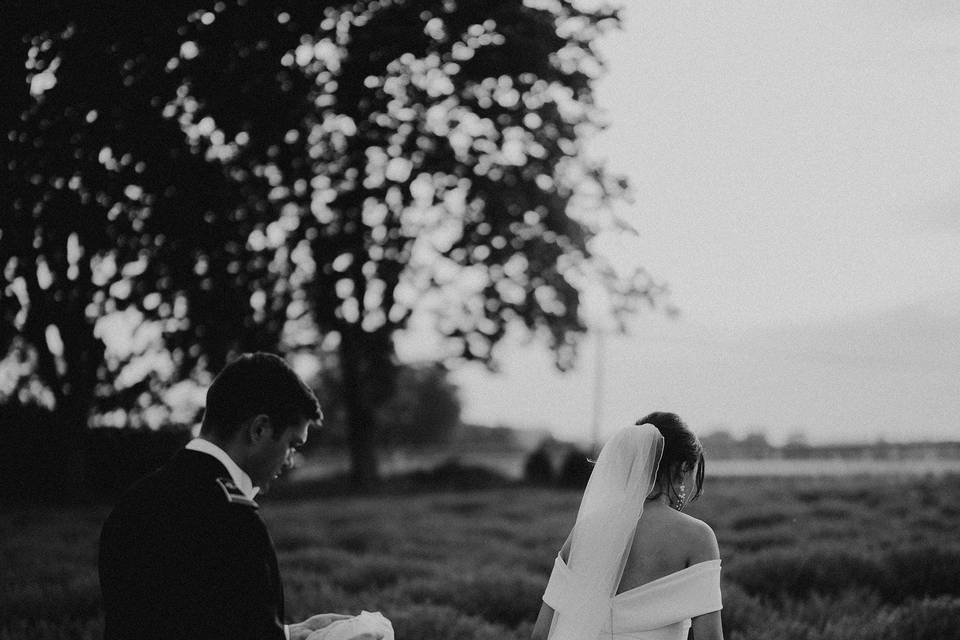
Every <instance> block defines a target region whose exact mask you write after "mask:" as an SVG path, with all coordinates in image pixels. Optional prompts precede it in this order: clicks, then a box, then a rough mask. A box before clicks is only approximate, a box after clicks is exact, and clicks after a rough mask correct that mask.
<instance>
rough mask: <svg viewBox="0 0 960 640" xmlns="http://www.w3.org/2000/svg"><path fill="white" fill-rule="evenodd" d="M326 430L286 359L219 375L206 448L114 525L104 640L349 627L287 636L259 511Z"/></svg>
mask: <svg viewBox="0 0 960 640" xmlns="http://www.w3.org/2000/svg"><path fill="white" fill-rule="evenodd" d="M321 419H322V413H321V411H320V405H319V403H318V402H317V399H316V397H315V396H314V394H313V392H312V391H311V390H310V389H309V388H308V387H307V386H306V385H305V384H304V383H303V382H302V381H301V380H300V378H298V377H297V375H296V374H295V373H294V372H293V370H292V369H291V368H290V367H289V366H288V365H287V364H286V363H285V362H284V361H283V360H282V359H281V358H279V357H277V356H274V355H270V354H266V353H256V354H247V355H243V356H241V357H240V358H238V359H236V360H234V361H233V362H231V363H230V364H229V365H227V366H226V367H225V368H224V369H223V370H222V371H221V372H220V374H219V375H218V376H217V377H216V379H215V380H214V381H213V384H212V385H211V386H210V389H209V390H208V392H207V403H206V410H205V412H204V416H203V423H202V425H201V428H200V437H199V438H196V439H195V440H192V441H191V442H190V443H189V444H187V446H186V447H185V448H184V449H183V450H181V451H180V452H178V453H177V454H176V455H175V456H174V457H173V459H172V460H171V461H170V462H169V463H168V464H167V465H166V466H165V467H163V468H161V469H159V470H158V471H156V472H154V473H153V474H151V475H149V476H147V477H146V478H144V479H143V480H141V481H139V482H138V483H137V484H135V485H134V486H133V487H132V488H131V489H130V490H129V491H127V492H126V494H124V496H123V497H122V498H121V499H120V501H119V502H118V504H117V505H116V507H115V508H114V510H113V512H112V513H111V514H110V517H109V518H108V519H107V521H106V523H105V524H104V526H103V531H102V533H101V537H100V586H101V591H102V593H103V610H104V614H105V630H104V638H105V640H152V639H156V640H161V639H162V640H218V639H222V640H245V639H249V640H301V639H303V638H306V637H307V636H309V635H310V634H311V633H313V632H314V631H317V632H318V633H317V637H319V636H320V635H321V634H326V632H327V631H328V627H329V629H333V628H334V627H335V626H337V625H340V626H342V625H343V623H341V622H340V621H342V620H347V619H348V618H350V616H346V615H339V614H320V615H316V616H313V617H311V618H309V619H307V620H306V621H304V622H301V623H299V624H293V625H284V623H283V619H284V612H283V604H284V603H283V585H282V584H281V581H280V573H279V570H278V567H277V557H276V554H275V552H274V548H273V543H272V541H271V540H270V535H269V534H268V533H267V529H266V526H265V525H264V523H263V520H261V519H260V516H259V514H258V513H257V509H258V505H257V503H256V502H255V501H254V498H255V497H256V495H257V493H258V491H259V490H261V489H266V488H268V487H269V485H270V483H271V481H272V480H274V479H275V478H276V477H277V476H279V475H280V473H281V472H282V471H283V470H284V469H286V468H288V467H290V466H291V458H292V455H293V452H294V451H296V449H297V448H298V447H300V446H302V445H303V444H304V443H305V442H306V441H307V432H308V430H309V426H310V424H311V423H312V422H319V421H320V420H321ZM384 620H385V619H384ZM387 624H389V623H387ZM355 627H356V625H355V624H354V626H353V627H351V628H355ZM320 629H323V630H324V631H318V630H320ZM386 635H387V634H385V633H381V634H366V635H363V634H360V635H357V634H353V635H351V636H349V637H358V638H383V637H385V636H386ZM338 637H348V636H338ZM389 637H390V638H392V630H391V632H390V634H389Z"/></svg>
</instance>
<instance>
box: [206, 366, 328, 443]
mask: <svg viewBox="0 0 960 640" xmlns="http://www.w3.org/2000/svg"><path fill="white" fill-rule="evenodd" d="M261 414H263V415H266V416H267V417H269V418H270V422H271V423H272V425H273V427H274V434H273V435H274V437H275V438H279V436H280V434H281V433H282V432H283V430H284V429H286V428H288V427H290V426H292V425H293V424H294V423H296V422H298V421H300V420H311V421H314V422H319V421H320V420H322V419H323V412H322V411H321V410H320V403H319V402H318V401H317V397H316V396H315V395H314V394H313V391H311V390H310V387H308V386H307V385H306V384H304V382H303V380H301V379H300V377H299V376H298V375H297V374H296V373H295V372H294V370H293V369H291V368H290V365H288V364H287V363H286V362H285V361H284V360H283V358H281V357H279V356H275V355H273V354H272V353H262V352H258V353H245V354H243V355H242V356H240V357H239V358H237V359H236V360H233V361H232V362H231V363H230V364H228V365H227V366H226V367H224V368H223V370H221V371H220V373H219V374H217V377H216V378H214V379H213V384H211V385H210V388H209V389H208V390H207V405H206V408H205V409H204V412H203V423H202V425H201V427H200V432H201V433H203V434H211V435H214V436H216V437H218V438H223V439H229V438H232V437H233V436H234V435H235V434H236V433H237V431H238V430H239V429H240V425H241V424H243V423H244V422H245V421H246V420H248V419H250V418H253V417H255V416H258V415H261Z"/></svg>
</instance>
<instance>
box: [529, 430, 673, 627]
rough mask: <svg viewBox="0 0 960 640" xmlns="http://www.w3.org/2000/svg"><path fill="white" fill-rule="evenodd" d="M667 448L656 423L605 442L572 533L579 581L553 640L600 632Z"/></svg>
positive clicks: (572, 566)
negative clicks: (646, 500)
mask: <svg viewBox="0 0 960 640" xmlns="http://www.w3.org/2000/svg"><path fill="white" fill-rule="evenodd" d="M662 453H663V436H661V435H660V432H659V431H658V430H657V428H656V427H654V426H653V425H650V424H642V425H631V426H629V427H626V428H624V429H622V430H620V431H619V432H617V434H616V435H614V436H613V437H612V438H611V439H610V440H609V441H608V442H607V443H606V444H605V445H604V446H603V449H602V450H601V451H600V456H599V457H598V458H597V464H596V466H595V467H594V468H593V472H592V473H591V474H590V481H589V482H588V483H587V488H586V489H585V490H584V492H583V500H582V501H581V502H580V510H579V512H578V513H577V521H576V524H574V526H573V532H572V533H571V539H570V554H569V557H568V559H567V562H566V564H567V568H568V569H569V570H570V575H571V577H572V578H573V580H572V583H571V584H568V585H566V588H564V589H563V590H562V591H563V592H564V593H563V595H562V597H561V598H560V603H558V605H559V606H557V607H555V609H554V616H553V622H552V624H551V627H550V633H549V635H548V638H549V640H594V639H595V638H596V637H597V636H598V635H599V633H600V631H601V629H602V628H603V623H604V621H605V618H606V617H608V616H609V615H610V599H611V598H612V597H613V596H614V595H615V593H616V589H617V587H618V586H619V584H620V578H621V576H622V574H623V566H624V564H625V562H626V559H627V555H628V554H629V552H630V546H631V544H632V542H633V535H634V532H635V530H636V527H637V521H638V520H639V519H640V515H641V514H642V513H643V503H644V500H645V499H646V497H647V495H649V493H650V491H651V490H652V489H653V485H654V483H655V481H656V477H657V467H658V466H659V464H660V456H661V455H662ZM548 589H549V586H548Z"/></svg>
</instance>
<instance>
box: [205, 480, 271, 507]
mask: <svg viewBox="0 0 960 640" xmlns="http://www.w3.org/2000/svg"><path fill="white" fill-rule="evenodd" d="M214 483H215V484H216V485H217V487H219V489H220V491H221V494H222V496H223V499H224V500H226V503H227V504H230V505H237V506H240V507H248V508H251V509H259V508H260V505H258V504H257V503H256V502H255V501H254V500H251V499H250V498H248V497H247V496H246V494H244V493H243V491H242V490H241V489H240V487H238V486H237V485H236V484H234V482H233V480H231V479H230V478H229V477H227V476H219V477H217V478H216V479H215V480H214ZM218 497H219V496H218Z"/></svg>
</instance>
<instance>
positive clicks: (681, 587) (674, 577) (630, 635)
mask: <svg viewBox="0 0 960 640" xmlns="http://www.w3.org/2000/svg"><path fill="white" fill-rule="evenodd" d="M578 583H579V581H578V579H577V576H576V575H575V574H574V572H573V571H571V570H570V569H569V568H568V567H567V565H566V563H564V561H563V559H562V558H560V556H557V559H556V561H555V562H554V564H553V573H551V574H550V581H549V583H547V589H546V592H545V593H544V594H543V601H544V602H545V603H546V604H548V605H549V606H550V607H552V608H553V609H554V610H556V611H562V610H563V607H564V603H568V602H575V601H577V600H578V599H579V598H581V597H582V596H581V595H579V594H578V591H579V588H580V587H579V585H578ZM607 606H608V607H609V612H608V615H606V616H605V620H606V622H605V623H604V625H603V628H602V630H601V632H600V635H599V637H598V639H597V640H612V639H616V640H686V638H687V632H688V630H689V629H690V620H691V618H694V617H696V616H699V615H703V614H705V613H710V612H711V611H719V610H720V609H721V608H723V604H722V602H721V598H720V560H708V561H706V562H700V563H697V564H694V565H691V566H689V567H687V568H686V569H681V570H680V571H677V572H675V573H671V574H669V575H666V576H664V577H662V578H658V579H657V580H653V581H651V582H648V583H646V584H643V585H640V586H638V587H635V588H633V589H630V590H629V591H624V592H623V593H618V594H616V595H615V596H612V597H611V598H610V599H609V600H608V603H607Z"/></svg>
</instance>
